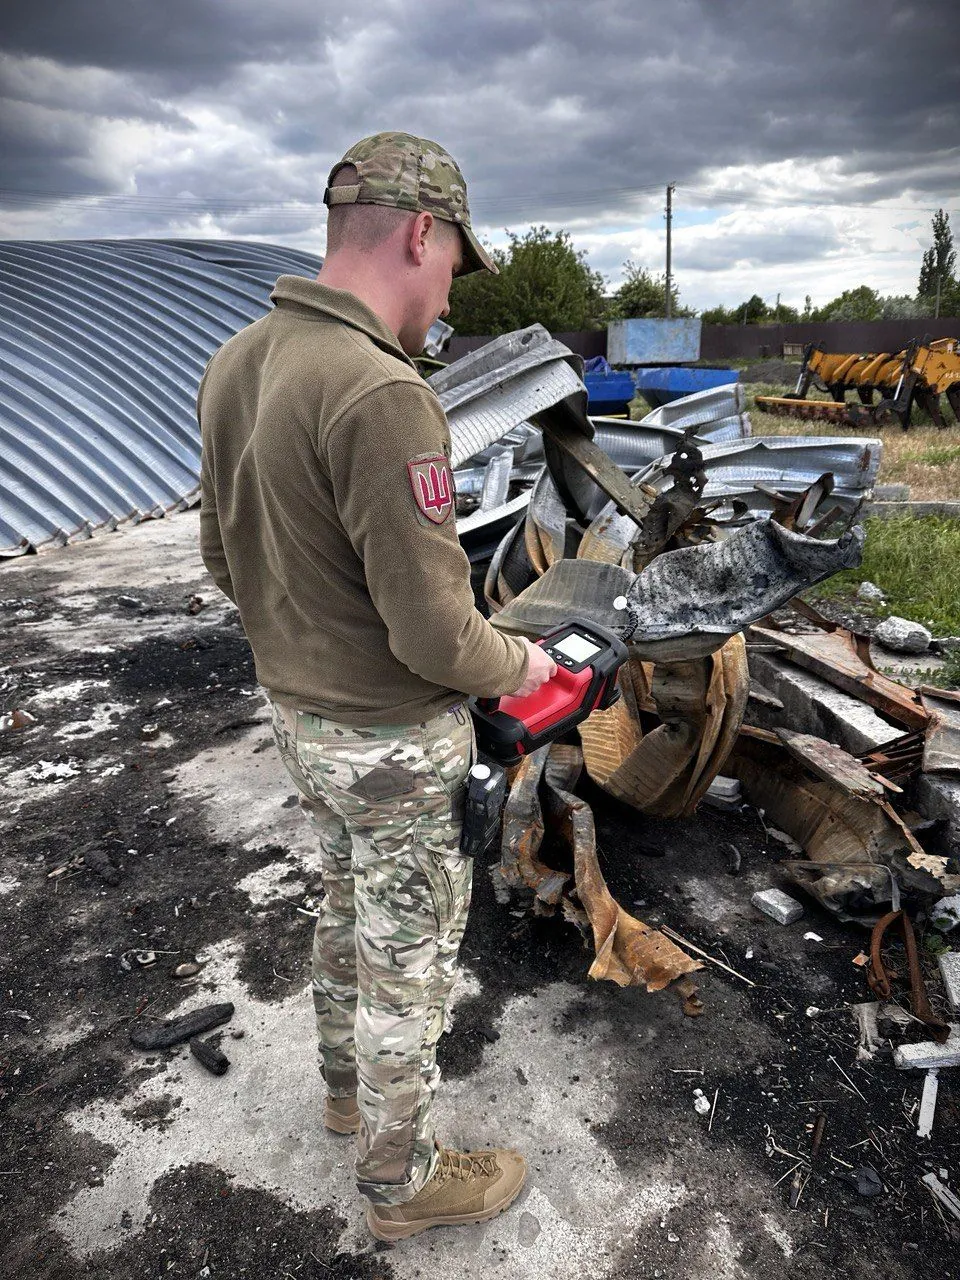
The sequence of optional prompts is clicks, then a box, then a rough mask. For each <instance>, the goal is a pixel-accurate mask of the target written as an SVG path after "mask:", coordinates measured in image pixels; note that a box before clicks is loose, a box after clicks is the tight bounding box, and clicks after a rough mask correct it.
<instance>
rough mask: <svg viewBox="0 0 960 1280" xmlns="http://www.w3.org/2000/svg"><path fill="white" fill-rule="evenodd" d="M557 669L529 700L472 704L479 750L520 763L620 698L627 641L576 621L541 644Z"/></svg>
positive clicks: (505, 761) (486, 700) (477, 700)
mask: <svg viewBox="0 0 960 1280" xmlns="http://www.w3.org/2000/svg"><path fill="white" fill-rule="evenodd" d="M537 643H538V644H539V645H542V646H543V648H545V649H546V650H547V652H548V653H549V654H550V656H551V657H552V658H553V660H554V662H555V663H556V664H557V670H556V672H555V674H554V675H553V676H551V678H550V679H549V680H547V681H546V682H545V683H544V684H542V685H541V686H540V688H539V689H538V690H537V691H536V693H531V694H528V695H527V697H525V698H514V697H503V698H475V699H471V702H470V710H471V712H472V714H473V719H474V725H475V728H476V732H477V743H478V745H479V747H480V749H481V750H482V751H484V752H486V754H487V755H489V756H492V757H493V758H494V759H495V760H498V761H499V762H500V763H501V764H516V763H517V762H518V761H519V760H521V759H523V757H524V756H525V755H529V754H530V752H531V751H536V750H537V748H538V747H542V746H544V745H545V744H546V743H548V742H553V741H554V739H556V738H559V737H560V736H561V735H562V734H564V733H566V732H568V730H570V729H573V728H574V727H575V726H576V725H578V724H580V723H581V721H583V720H586V718H587V716H588V715H590V713H591V711H595V710H597V709H602V708H604V707H609V706H612V705H613V703H614V702H616V700H617V699H618V698H619V696H620V690H619V689H618V688H617V683H616V680H617V672H618V671H619V670H620V667H621V666H622V665H623V663H624V662H625V661H626V658H627V649H626V645H625V644H624V643H623V641H622V640H621V639H620V638H619V636H616V635H614V634H613V632H612V631H608V630H607V629H606V628H605V627H601V626H598V625H597V624H596V623H590V622H583V621H582V620H580V619H578V618H575V619H572V620H571V621H570V622H567V623H564V625H563V626H562V627H558V628H557V629H556V630H554V631H551V632H550V633H549V634H548V635H545V636H543V637H542V638H541V639H540V640H538V641H537Z"/></svg>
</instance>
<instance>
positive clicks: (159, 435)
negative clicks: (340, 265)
mask: <svg viewBox="0 0 960 1280" xmlns="http://www.w3.org/2000/svg"><path fill="white" fill-rule="evenodd" d="M320 265H321V259H320V258H318V257H315V256H314V255H312V254H309V253H300V252H298V251H297V250H295V249H284V248H280V247H278V246H276V245H268V244H250V243H243V242H235V241H229V240H226V241H205V240H54V241H39V240H7V241H0V556H11V555H13V556H15V555H21V554H23V553H24V552H25V551H30V550H33V549H34V548H36V547H40V546H43V545H44V544H50V543H54V544H55V543H58V542H59V543H63V542H66V541H68V540H70V539H73V538H78V537H87V536H89V535H90V534H91V533H92V532H93V531H94V530H95V529H100V528H113V527H114V526H115V525H116V524H118V523H119V522H120V521H122V520H131V519H132V520H137V519H142V518H143V517H144V516H147V515H159V514H162V513H163V512H165V511H169V510H171V509H174V508H176V507H178V506H180V505H190V503H191V502H192V501H193V500H195V496H196V493H197V486H198V482H199V475H200V435H199V431H198V428H197V424H196V418H195V416H194V400H195V396H196V390H197V385H198V383H199V381H200V376H201V374H202V373H203V369H204V366H205V365H206V362H207V360H208V359H209V358H210V356H211V355H212V354H213V352H214V351H215V350H216V349H217V347H219V346H220V344H221V343H222V342H224V341H226V339H227V338H229V337H230V336H231V335H232V334H234V333H236V331H237V330H238V329H240V328H242V327H243V326H244V325H246V324H249V323H250V322H251V321H253V320H257V319H258V318H259V317H260V316H262V315H263V314H264V313H265V312H266V311H267V310H268V309H269V306H270V302H269V297H270V290H271V289H272V287H273V284H274V282H275V281H276V278H277V276H278V275H281V274H284V273H287V274H294V275H304V276H314V275H316V273H317V271H318V270H319V269H320Z"/></svg>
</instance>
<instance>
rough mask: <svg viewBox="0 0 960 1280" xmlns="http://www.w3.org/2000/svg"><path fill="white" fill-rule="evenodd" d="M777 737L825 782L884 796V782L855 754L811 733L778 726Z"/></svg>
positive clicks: (859, 793) (854, 792)
mask: <svg viewBox="0 0 960 1280" xmlns="http://www.w3.org/2000/svg"><path fill="white" fill-rule="evenodd" d="M776 733H777V737H778V738H779V739H780V741H781V742H782V743H783V745H784V746H785V747H786V748H787V750H788V751H789V752H790V754H791V755H792V756H794V757H795V759H797V760H799V761H800V763H801V764H803V765H805V766H806V767H807V768H808V769H809V770H810V772H811V773H815V774H816V776H817V777H818V778H822V779H823V780H824V782H831V783H835V784H836V785H837V786H838V787H842V788H843V790H844V791H847V792H849V793H850V795H857V796H871V797H873V799H875V800H882V799H883V786H882V784H881V783H880V782H878V781H877V779H876V778H875V777H874V776H873V774H872V773H871V772H870V770H869V769H868V768H867V767H866V766H865V765H864V764H862V763H861V762H860V761H859V760H858V759H857V758H856V757H855V756H852V755H850V754H849V752H846V751H844V750H843V748H842V747H838V746H835V745H834V744H833V743H832V742H825V741H824V740H823V738H818V737H816V736H815V735H814V734H812V733H796V732H794V730H793V729H777V731H776Z"/></svg>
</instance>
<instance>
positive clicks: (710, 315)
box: [700, 304, 737, 324]
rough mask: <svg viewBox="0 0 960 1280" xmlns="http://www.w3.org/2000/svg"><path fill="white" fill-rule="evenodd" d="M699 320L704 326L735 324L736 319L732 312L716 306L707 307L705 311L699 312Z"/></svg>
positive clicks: (721, 306)
mask: <svg viewBox="0 0 960 1280" xmlns="http://www.w3.org/2000/svg"><path fill="white" fill-rule="evenodd" d="M700 319H701V321H702V322H703V323H704V324H736V323H737V317H736V315H735V314H734V312H733V311H728V310H727V308H726V307H725V306H723V305H720V304H718V305H717V306H715V307H708V308H707V310H706V311H701V312H700Z"/></svg>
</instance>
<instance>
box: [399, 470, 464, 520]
mask: <svg viewBox="0 0 960 1280" xmlns="http://www.w3.org/2000/svg"><path fill="white" fill-rule="evenodd" d="M407 471H408V472H409V473H410V484H411V486H412V488H413V496H414V498H415V500H416V503H417V506H418V507H419V508H420V510H421V512H422V513H423V514H424V515H425V516H426V517H427V519H428V520H431V521H432V522H433V523H434V524H443V522H444V520H446V518H447V516H448V515H449V514H450V512H451V511H452V510H453V483H452V481H451V478H450V464H449V462H448V461H447V459H446V458H445V457H444V456H443V455H442V454H438V455H437V456H436V457H433V458H418V459H417V460H416V461H415V462H408V463H407Z"/></svg>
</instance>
